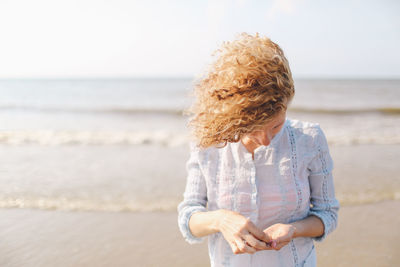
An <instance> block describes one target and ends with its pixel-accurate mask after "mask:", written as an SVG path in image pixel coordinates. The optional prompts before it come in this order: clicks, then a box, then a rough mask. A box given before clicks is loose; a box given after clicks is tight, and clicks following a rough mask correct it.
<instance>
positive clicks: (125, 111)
mask: <svg viewBox="0 0 400 267" xmlns="http://www.w3.org/2000/svg"><path fill="white" fill-rule="evenodd" d="M0 109H2V110H17V111H34V112H44V113H46V112H49V113H52V112H63V113H106V114H107V113H109V114H122V115H130V114H131V115H135V114H168V115H183V109H179V108H145V107H138V108H136V107H132V108H131V107H53V106H34V105H32V106H30V105H2V106H0Z"/></svg>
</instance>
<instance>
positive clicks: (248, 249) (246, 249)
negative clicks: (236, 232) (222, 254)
mask: <svg viewBox="0 0 400 267" xmlns="http://www.w3.org/2000/svg"><path fill="white" fill-rule="evenodd" d="M235 241H236V246H237V248H238V249H239V251H240V253H250V254H254V253H255V252H256V250H255V249H254V248H252V247H250V246H248V245H247V244H246V241H244V240H241V239H235ZM240 253H238V254H240ZM235 254H236V253H235Z"/></svg>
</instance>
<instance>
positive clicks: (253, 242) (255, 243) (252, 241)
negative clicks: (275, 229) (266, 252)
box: [243, 234, 268, 249]
mask: <svg viewBox="0 0 400 267" xmlns="http://www.w3.org/2000/svg"><path fill="white" fill-rule="evenodd" d="M243 237H244V240H246V242H247V243H248V244H249V245H250V246H251V247H253V248H255V249H267V248H268V247H267V244H266V243H265V242H263V241H260V240H258V239H256V238H255V237H254V236H253V235H251V234H245V235H243Z"/></svg>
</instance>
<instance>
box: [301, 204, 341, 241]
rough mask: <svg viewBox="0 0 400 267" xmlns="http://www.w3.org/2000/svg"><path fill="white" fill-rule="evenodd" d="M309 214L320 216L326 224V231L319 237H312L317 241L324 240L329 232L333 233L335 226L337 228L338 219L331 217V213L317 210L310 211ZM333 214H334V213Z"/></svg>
mask: <svg viewBox="0 0 400 267" xmlns="http://www.w3.org/2000/svg"><path fill="white" fill-rule="evenodd" d="M308 215H309V216H310V215H314V216H316V217H318V218H320V219H321V221H322V223H323V225H324V233H323V234H322V235H320V236H317V237H313V238H312V239H313V240H315V241H317V242H321V241H323V240H324V239H325V238H326V237H327V236H328V234H329V233H331V232H332V231H333V230H334V229H335V228H336V224H335V222H336V219H335V220H334V221H333V220H332V218H331V215H330V214H328V213H326V212H316V211H310V212H309V213H308ZM332 216H333V214H332Z"/></svg>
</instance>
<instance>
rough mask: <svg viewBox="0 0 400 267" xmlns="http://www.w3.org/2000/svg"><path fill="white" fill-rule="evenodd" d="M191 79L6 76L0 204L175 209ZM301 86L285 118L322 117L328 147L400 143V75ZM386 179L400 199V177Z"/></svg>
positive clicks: (0, 118) (0, 114) (1, 88)
mask: <svg viewBox="0 0 400 267" xmlns="http://www.w3.org/2000/svg"><path fill="white" fill-rule="evenodd" d="M194 83H195V80H194V79H192V78H173V79H172V78H171V79H166V78H143V79H64V80H63V79H31V80H28V79H25V80H0V157H1V165H0V208H32V209H55V210H70V211H74V210H91V211H116V212H121V211H129V212H145V211H176V206H177V204H178V203H179V202H180V201H181V200H182V193H183V190H184V187H185V178H186V176H185V175H186V170H185V162H186V160H187V158H188V155H189V154H188V151H189V150H188V131H187V128H186V124H187V121H188V118H187V117H186V116H185V115H183V110H185V109H186V108H187V107H189V106H190V104H191V103H192V101H193V96H192V94H191V92H192V89H193V86H194ZM295 90H296V94H295V97H294V100H293V101H292V103H291V104H290V107H289V111H288V117H289V118H291V119H300V120H304V121H311V122H318V123H320V125H321V127H322V129H323V130H324V132H325V135H326V137H327V139H328V143H329V145H330V146H331V147H339V148H341V149H344V150H345V151H351V150H352V149H353V148H354V149H356V148H357V147H360V146H366V147H378V146H379V147H382V146H385V147H400V146H398V145H400V80H356V79H353V80H352V79H346V80H328V79H297V80H295ZM392 164H393V165H396V166H397V165H398V162H397V161H396V160H393V162H392ZM399 170H400V169H399ZM349 179H350V180H351V179H352V180H351V181H352V182H350V180H349V184H348V185H349V186H351V185H352V184H353V183H354V179H362V178H360V177H356V178H355V177H352V178H350V177H349ZM387 179H389V180H387V184H388V187H387V188H388V189H387V190H392V191H391V192H389V194H388V195H390V196H391V198H395V199H397V198H398V199H400V183H399V180H400V177H399V176H396V175H395V176H393V177H390V178H387ZM344 183H345V184H344V186H343V187H346V182H344ZM360 183H362V180H360ZM369 183H371V184H370V185H368V187H367V188H368V190H370V189H371V188H372V190H373V188H374V184H373V183H374V182H371V181H370V182H369ZM368 192H370V191H368ZM386 193H387V192H386ZM384 195H385V194H384ZM363 197H364V198H365V199H366V201H373V199H372V200H371V199H369V197H368V195H365V194H364V195H363ZM346 199H350V198H346V197H342V198H341V199H340V200H341V201H343V202H345V201H347V200H346ZM379 199H381V198H379ZM361 201H363V200H361ZM350 202H351V201H350Z"/></svg>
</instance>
